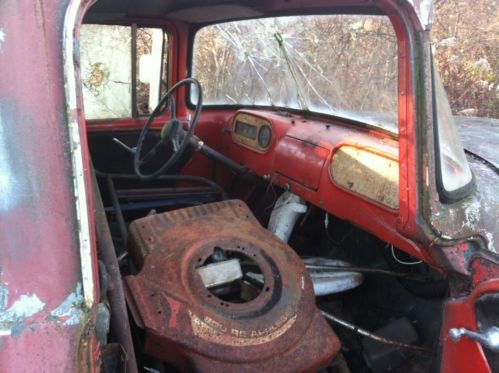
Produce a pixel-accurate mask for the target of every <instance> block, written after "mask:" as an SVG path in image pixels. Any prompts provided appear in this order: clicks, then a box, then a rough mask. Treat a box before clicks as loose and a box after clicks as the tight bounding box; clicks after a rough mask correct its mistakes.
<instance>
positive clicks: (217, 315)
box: [125, 200, 340, 372]
mask: <svg viewBox="0 0 499 373" xmlns="http://www.w3.org/2000/svg"><path fill="white" fill-rule="evenodd" d="M129 239H130V241H129V242H130V246H129V248H130V252H131V254H132V255H133V258H134V262H135V263H136V264H137V266H138V267H139V268H140V271H139V273H138V274H137V275H136V276H128V277H126V279H125V283H126V288H127V303H128V305H129V307H130V309H131V311H132V314H133V316H134V320H135V322H136V323H137V324H138V326H139V327H141V328H143V329H145V340H144V350H145V352H146V353H148V354H150V355H153V356H156V357H158V358H161V359H164V360H168V361H173V362H175V363H177V364H179V365H180V366H181V367H182V368H183V369H186V370H196V371H203V372H212V371H232V370H237V371H258V370H261V371H273V372H274V371H282V372H285V371H290V370H293V371H316V370H318V369H319V368H321V367H324V366H325V365H326V364H327V363H328V362H329V361H330V360H331V359H332V358H333V357H334V356H335V355H336V354H337V352H338V351H339V348H340V344H339V341H338V339H337V337H336V336H335V334H334V333H333V332H332V330H331V329H330V328H329V327H328V325H327V324H326V322H325V320H324V319H323V318H322V316H321V315H320V313H319V311H318V310H317V308H316V307H315V297H314V293H313V288H312V283H311V280H310V278H309V275H308V272H307V270H306V268H305V267H304V265H303V262H302V261H301V260H300V258H299V257H298V256H297V255H296V254H295V252H294V251H293V250H292V249H291V248H290V247H289V246H287V245H286V244H285V243H284V242H282V241H280V240H278V239H277V238H276V237H275V236H274V235H273V234H272V233H271V232H269V231H267V230H266V229H264V228H262V227H261V226H260V225H259V223H258V222H257V220H256V219H255V217H254V216H253V215H252V214H251V212H250V210H249V209H248V207H247V206H246V205H245V204H244V203H243V202H242V201H237V200H233V201H227V202H218V203H213V204H207V205H202V206H197V207H190V208H186V209H182V210H176V211H172V212H168V213H165V214H160V215H154V216H150V217H146V218H143V219H139V220H136V221H135V222H134V223H132V225H131V228H130V238H129ZM215 247H219V248H222V249H223V250H229V251H233V252H237V253H239V255H244V256H245V257H249V258H251V259H252V260H254V261H255V262H256V263H257V265H258V266H259V267H260V269H261V271H262V273H263V275H264V278H265V283H264V285H263V286H264V288H263V289H262V291H261V293H260V294H259V295H258V296H257V297H256V298H254V299H253V300H250V301H249V302H246V303H232V302H229V301H224V300H222V299H219V298H218V297H216V296H215V295H213V294H212V293H211V292H210V291H209V290H208V289H206V288H205V287H204V285H203V283H202V282H201V278H200V277H199V276H198V275H197V272H196V268H197V267H200V266H201V265H202V264H203V263H204V261H205V260H206V259H207V258H208V257H210V256H211V255H212V254H213V251H214V248H215ZM305 356H306V358H304V357H305Z"/></svg>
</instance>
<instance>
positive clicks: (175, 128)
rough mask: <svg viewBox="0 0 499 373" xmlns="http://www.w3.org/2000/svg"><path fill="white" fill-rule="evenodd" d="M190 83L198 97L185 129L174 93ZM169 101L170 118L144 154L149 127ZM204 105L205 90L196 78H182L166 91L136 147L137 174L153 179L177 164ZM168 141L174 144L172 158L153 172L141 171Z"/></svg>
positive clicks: (134, 158) (135, 166)
mask: <svg viewBox="0 0 499 373" xmlns="http://www.w3.org/2000/svg"><path fill="white" fill-rule="evenodd" d="M188 84H193V85H195V86H196V88H197V91H198V99H197V103H196V105H195V110H194V116H193V118H192V122H191V124H190V127H189V128H188V130H187V131H184V129H183V128H182V127H183V125H182V122H181V121H180V120H178V119H177V117H176V114H175V103H174V97H173V94H174V93H175V92H176V91H177V90H178V89H179V88H180V87H182V86H185V85H188ZM167 102H168V103H169V106H170V119H169V120H167V121H166V122H165V124H164V125H163V128H162V129H161V132H160V139H159V141H158V142H157V143H156V144H155V145H154V146H153V147H152V148H151V150H149V151H148V152H147V154H145V155H144V156H142V147H143V145H144V140H145V138H146V135H147V133H148V132H149V129H150V128H151V125H152V123H153V121H154V118H155V117H156V116H157V115H158V114H159V113H160V111H161V109H162V108H163V106H164V105H165V104H167ZM202 106H203V92H202V90H201V85H200V84H199V82H198V81H197V80H196V79H194V78H187V79H184V80H181V81H180V82H178V83H176V84H175V85H174V86H173V87H171V88H170V89H169V90H168V92H166V93H165V95H164V96H163V97H162V98H161V100H160V101H159V103H158V105H157V106H156V108H155V109H154V110H153V112H152V113H151V115H150V116H149V118H148V119H147V122H146V124H145V125H144V128H142V132H141V133H140V136H139V140H138V142H137V146H136V148H135V154H134V156H133V167H134V171H135V174H136V175H137V176H138V177H140V178H141V179H153V178H155V177H158V176H159V175H161V174H163V173H164V172H166V171H167V170H168V169H170V168H171V167H172V166H173V165H174V164H175V162H177V161H178V159H179V158H180V156H181V155H182V154H183V153H184V151H185V149H186V148H187V145H188V144H189V140H190V139H191V137H192V135H193V134H194V130H195V129H196V125H197V122H198V119H199V115H200V114H201V108H202ZM168 143H171V144H172V146H173V153H172V155H171V156H170V158H168V159H167V160H166V161H165V163H163V165H162V166H161V167H160V168H159V169H158V170H156V171H154V172H153V173H150V174H145V173H143V172H142V171H141V168H142V166H143V165H144V164H146V163H148V162H149V161H150V160H151V159H152V158H153V157H154V155H155V154H156V153H157V151H158V150H159V149H160V148H161V147H163V146H165V145H167V144H168Z"/></svg>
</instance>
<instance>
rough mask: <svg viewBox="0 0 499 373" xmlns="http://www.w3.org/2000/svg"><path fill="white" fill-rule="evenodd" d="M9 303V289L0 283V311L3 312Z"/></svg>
mask: <svg viewBox="0 0 499 373" xmlns="http://www.w3.org/2000/svg"><path fill="white" fill-rule="evenodd" d="M8 301H9V289H7V287H6V286H5V284H2V283H0V311H3V310H4V309H5V307H7V303H8Z"/></svg>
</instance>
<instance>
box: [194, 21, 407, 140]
mask: <svg viewBox="0 0 499 373" xmlns="http://www.w3.org/2000/svg"><path fill="white" fill-rule="evenodd" d="M192 70H193V72H192V75H193V76H194V77H195V78H197V79H198V80H199V81H200V83H201V86H202V87H203V93H204V103H205V105H250V106H275V107H279V108H291V109H298V110H303V111H313V112H319V113H325V114H332V115H335V116H342V117H347V118H350V119H354V120H358V121H361V122H364V123H368V124H372V125H376V126H380V127H386V128H387V129H389V130H390V131H391V132H394V133H395V132H396V130H397V39H396V36H395V32H394V30H393V27H392V25H391V22H390V20H389V19H388V17H386V16H372V15H327V16H299V17H278V18H266V19H256V20H249V21H236V22H228V23H222V24H216V25H210V26H207V27H204V28H202V29H200V30H199V31H198V32H197V34H196V37H195V41H194V50H193V66H192ZM196 95H197V93H196V92H192V98H195V97H197V96H196Z"/></svg>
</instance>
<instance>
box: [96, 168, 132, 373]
mask: <svg viewBox="0 0 499 373" xmlns="http://www.w3.org/2000/svg"><path fill="white" fill-rule="evenodd" d="M92 188H93V197H94V198H93V202H94V218H95V233H96V236H97V244H98V246H99V254H100V257H101V258H102V261H103V262H104V265H105V266H106V269H107V272H108V274H109V289H108V297H109V304H110V306H111V329H112V331H113V333H114V335H115V336H116V340H117V341H118V342H119V343H120V344H121V345H122V346H123V348H124V350H125V352H126V371H127V372H129V373H135V372H137V362H136V360H135V350H134V348H133V343H132V334H131V331H130V323H129V320H128V313H127V309H126V304H125V295H124V291H123V283H122V281H121V274H120V268H119V265H118V259H117V258H116V252H115V250H114V244H113V239H112V238H111V231H110V230H109V225H108V222H107V217H106V212H105V211H104V205H103V204H102V198H101V195H100V191H99V185H98V184H97V178H96V177H95V173H93V172H92Z"/></svg>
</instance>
